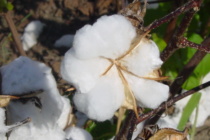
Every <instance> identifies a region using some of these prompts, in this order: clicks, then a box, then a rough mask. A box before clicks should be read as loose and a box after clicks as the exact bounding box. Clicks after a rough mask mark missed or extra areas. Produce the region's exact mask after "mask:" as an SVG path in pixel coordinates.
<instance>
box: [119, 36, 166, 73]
mask: <svg viewBox="0 0 210 140" xmlns="http://www.w3.org/2000/svg"><path fill="white" fill-rule="evenodd" d="M162 63H163V62H162V60H161V59H160V52H159V49H158V47H157V45H156V44H155V43H154V42H153V41H152V40H149V39H146V38H142V39H141V41H140V43H139V44H138V46H137V47H136V48H135V50H134V51H133V52H132V55H128V56H126V57H125V58H124V59H123V60H122V64H123V65H124V66H126V67H127V68H128V70H129V71H131V72H133V73H135V74H137V75H138V76H147V75H148V74H149V73H150V72H152V71H153V70H156V69H159V68H160V67H161V65H162Z"/></svg>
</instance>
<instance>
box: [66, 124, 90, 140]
mask: <svg viewBox="0 0 210 140" xmlns="http://www.w3.org/2000/svg"><path fill="white" fill-rule="evenodd" d="M66 139H67V140H92V139H93V138H92V136H91V135H90V134H89V133H88V132H87V131H85V130H84V129H82V128H79V127H70V128H68V129H67V130H66Z"/></svg>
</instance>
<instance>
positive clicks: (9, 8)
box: [6, 2, 14, 10]
mask: <svg viewBox="0 0 210 140" xmlns="http://www.w3.org/2000/svg"><path fill="white" fill-rule="evenodd" d="M6 8H7V10H13V8H14V6H13V5H12V3H10V2H8V3H7V6H6Z"/></svg>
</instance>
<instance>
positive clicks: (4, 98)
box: [0, 95, 19, 107]
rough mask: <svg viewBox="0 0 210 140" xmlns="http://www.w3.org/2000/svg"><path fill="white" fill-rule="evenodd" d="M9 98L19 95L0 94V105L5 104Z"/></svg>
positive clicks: (3, 105)
mask: <svg viewBox="0 0 210 140" xmlns="http://www.w3.org/2000/svg"><path fill="white" fill-rule="evenodd" d="M11 99H19V97H16V96H10V95H0V107H5V106H7V105H8V104H9V102H10V100H11Z"/></svg>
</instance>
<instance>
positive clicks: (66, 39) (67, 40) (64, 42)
mask: <svg viewBox="0 0 210 140" xmlns="http://www.w3.org/2000/svg"><path fill="white" fill-rule="evenodd" d="M73 39H74V35H71V34H68V35H63V36H62V37H61V38H59V39H58V40H56V42H55V44H54V46H55V47H56V48H58V47H69V48H70V47H71V46H72V43H73Z"/></svg>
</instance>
